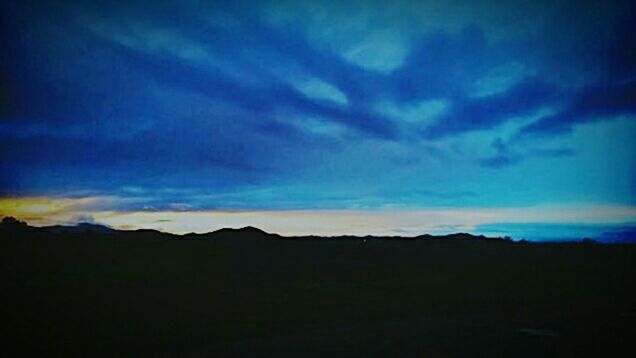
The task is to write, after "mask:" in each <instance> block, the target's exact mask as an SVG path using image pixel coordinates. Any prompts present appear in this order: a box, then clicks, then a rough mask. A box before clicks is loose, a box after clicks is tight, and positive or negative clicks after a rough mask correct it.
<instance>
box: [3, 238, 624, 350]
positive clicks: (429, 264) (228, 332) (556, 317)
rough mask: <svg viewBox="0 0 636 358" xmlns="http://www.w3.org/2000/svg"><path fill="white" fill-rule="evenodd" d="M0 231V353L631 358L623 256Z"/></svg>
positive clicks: (502, 246)
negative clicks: (609, 357) (569, 357)
mask: <svg viewBox="0 0 636 358" xmlns="http://www.w3.org/2000/svg"><path fill="white" fill-rule="evenodd" d="M0 235H1V236H0V282H1V283H0V295H1V297H2V303H1V306H0V307H1V308H0V310H1V311H0V312H1V317H2V320H1V322H2V330H3V331H4V333H2V340H1V346H0V356H31V355H33V354H35V355H39V356H96V355H97V356H116V355H126V356H151V357H154V356H160V357H161V356H177V357H182V356H185V357H188V356H195V357H198V356H236V357H241V356H246V357H254V356H262V357H272V356H283V357H288V356H289V357H301V356H302V357H305V356H316V357H322V356H360V357H368V356H422V357H480V356H481V357H494V356H506V357H507V356H512V357H551V356H598V357H608V356H636V289H635V288H636V287H635V286H636V279H635V277H634V273H636V245H598V244H589V243H588V244H581V243H578V244H519V243H513V242H509V241H504V240H479V239H474V238H472V239H471V238H461V237H460V238H446V239H421V240H395V239H394V240H389V239H386V240H380V239H375V240H367V242H363V241H362V240H309V239H296V240H291V239H287V240H283V239H280V238H276V237H273V236H268V235H265V234H262V233H259V232H258V231H254V230H245V231H226V232H221V233H217V234H216V235H214V234H213V235H208V236H203V237H198V239H197V238H196V237H190V238H189V239H175V237H173V236H168V235H162V234H159V233H153V232H128V233H126V232H115V233H113V232H104V233H99V232H85V233H82V232H66V233H62V232H57V233H55V232H44V231H41V230H27V231H23V232H22V233H20V234H16V233H15V232H9V231H7V230H4V231H0Z"/></svg>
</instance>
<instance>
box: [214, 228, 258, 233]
mask: <svg viewBox="0 0 636 358" xmlns="http://www.w3.org/2000/svg"><path fill="white" fill-rule="evenodd" d="M215 232H216V233H224V232H242V233H258V234H267V232H265V231H263V230H261V229H259V228H257V227H254V226H245V227H242V228H238V229H234V228H223V229H219V230H216V231H215Z"/></svg>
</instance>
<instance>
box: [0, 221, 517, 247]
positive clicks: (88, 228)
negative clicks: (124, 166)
mask: <svg viewBox="0 0 636 358" xmlns="http://www.w3.org/2000/svg"><path fill="white" fill-rule="evenodd" d="M0 230H2V231H4V232H8V233H15V234H20V233H29V234H39V235H47V234H60V233H67V234H88V233H96V234H111V235H112V234H130V233H134V232H136V233H144V234H156V235H157V236H158V237H160V238H171V239H214V238H228V237H234V238H241V237H249V238H254V237H261V238H269V239H285V240H329V239H338V240H354V241H367V240H435V239H443V240H487V241H512V240H511V239H510V238H509V237H486V236H483V235H472V234H469V233H455V234H447V235H437V236H435V235H429V234H422V235H418V236H374V235H366V236H353V235H338V236H316V235H305V236H281V235H279V234H274V233H268V232H265V231H264V230H261V229H259V228H256V227H253V226H246V227H242V228H223V229H219V230H216V231H212V232H208V233H202V234H195V233H189V234H185V235H177V234H171V233H165V232H161V231H157V230H150V229H138V230H117V229H113V228H110V227H108V226H105V225H99V224H92V223H79V224H77V225H71V226H65V225H53V226H42V227H33V226H29V225H28V224H27V223H26V222H22V221H19V220H17V219H15V218H13V217H5V218H4V219H3V220H2V222H0Z"/></svg>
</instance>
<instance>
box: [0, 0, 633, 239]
mask: <svg viewBox="0 0 636 358" xmlns="http://www.w3.org/2000/svg"><path fill="white" fill-rule="evenodd" d="M0 9H1V15H0V17H1V18H0V20H1V21H0V33H1V34H2V35H0V36H1V39H0V40H1V41H0V216H2V215H12V216H16V217H18V218H20V219H23V220H27V221H28V222H29V223H32V224H34V225H51V224H72V223H77V222H84V221H87V222H96V223H100V224H105V225H109V226H113V227H116V228H128V229H135V228H154V229H159V230H164V231H169V232H174V233H186V232H191V231H194V232H206V231H211V230H214V229H218V228H221V227H241V226H247V225H253V226H258V227H260V228H262V229H265V230H269V231H273V232H277V233H281V234H287V235H299V234H319V235H320V234H325V235H339V234H359V235H364V234H382V235H418V234H422V233H434V234H435V233H448V232H457V231H463V232H471V233H482V234H492V235H512V236H513V237H515V238H522V237H523V238H528V239H532V240H548V239H549V240H560V239H573V238H581V237H594V238H601V239H603V238H605V239H607V238H612V237H618V236H620V233H624V232H632V233H633V232H636V184H635V183H636V156H635V155H634V153H636V142H635V141H634V138H636V37H635V36H634V35H633V34H634V33H636V5H635V4H634V3H633V2H631V1H558V0H557V1H500V2H498V1H492V0H490V1H470V2H465V3H464V2H460V1H450V0H446V1H441V0H436V1H399V0H396V1H391V2H388V3H387V2H381V1H346V2H345V1H332V2H328V1H325V2H305V1H260V2H253V1H246V2H241V1H227V2H221V1H178V2H176V1H175V2H169V1H156V2H151V3H148V2H145V1H134V0H133V1H126V2H121V3H120V2H112V1H111V2H108V1H95V2H90V3H86V2H82V1H76V2H74V1H68V0H67V1H59V2H56V1H21V2H16V3H14V4H11V3H5V2H2V4H0ZM617 233H618V234H617ZM617 235H618V236H617Z"/></svg>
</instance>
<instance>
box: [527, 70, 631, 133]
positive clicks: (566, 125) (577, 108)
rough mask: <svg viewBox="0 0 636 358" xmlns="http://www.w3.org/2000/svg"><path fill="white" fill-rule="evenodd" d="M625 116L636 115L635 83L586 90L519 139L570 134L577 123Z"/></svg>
mask: <svg viewBox="0 0 636 358" xmlns="http://www.w3.org/2000/svg"><path fill="white" fill-rule="evenodd" d="M624 114H631V115H634V114H636V79H627V80H623V81H622V82H619V83H618V84H611V85H597V86H593V87H588V88H585V89H583V90H581V91H579V92H578V93H577V94H576V95H575V96H574V98H573V99H572V100H571V102H570V103H569V104H568V105H567V106H565V108H563V109H562V110H561V111H560V112H558V113H556V114H555V115H551V116H547V117H544V118H542V119H540V120H538V121H536V122H534V123H532V124H530V125H528V126H526V127H524V128H522V129H521V131H520V135H521V136H528V135H554V134H562V133H567V132H569V131H570V130H571V129H572V126H574V125H576V124H578V123H586V122H591V121H598V120H605V119H608V117H613V116H618V115H624Z"/></svg>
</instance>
